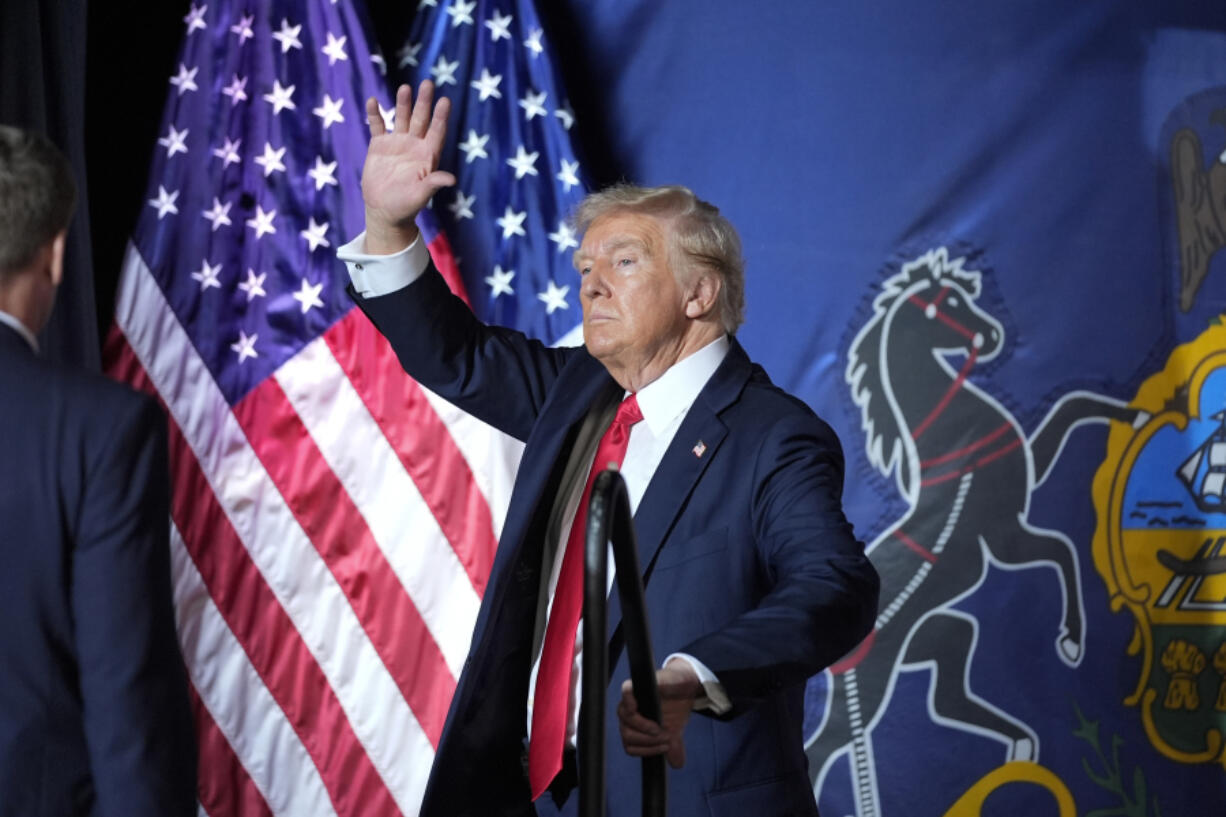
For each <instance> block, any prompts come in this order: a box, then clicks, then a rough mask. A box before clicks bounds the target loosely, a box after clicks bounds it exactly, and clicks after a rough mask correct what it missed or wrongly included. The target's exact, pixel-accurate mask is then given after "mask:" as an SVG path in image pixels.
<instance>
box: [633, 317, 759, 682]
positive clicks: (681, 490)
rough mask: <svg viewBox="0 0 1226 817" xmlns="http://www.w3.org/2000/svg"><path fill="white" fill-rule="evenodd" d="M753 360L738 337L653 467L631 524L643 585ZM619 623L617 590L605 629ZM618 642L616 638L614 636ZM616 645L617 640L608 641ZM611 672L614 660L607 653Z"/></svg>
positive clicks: (721, 434)
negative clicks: (652, 472) (662, 456)
mask: <svg viewBox="0 0 1226 817" xmlns="http://www.w3.org/2000/svg"><path fill="white" fill-rule="evenodd" d="M752 371H753V364H752V363H751V362H750V360H749V356H748V355H746V354H745V350H744V348H742V347H741V345H740V344H739V343H737V341H736V339H735V338H734V339H733V340H732V344H731V346H730V347H729V349H728V355H727V356H726V357H725V358H724V361H723V362H722V363H721V364H720V366H719V368H718V369H716V370H715V374H713V375H711V379H710V380H709V381H708V382H707V384H706V385H705V386H704V387H703V389H702V391H701V392H699V393H698V397H697V398H696V399H695V400H694V404H693V405H692V406H691V407H690V410H689V412H688V413H687V414H686V416H685V420H683V421H682V423H681V427H680V428H679V429H677V434H676V436H675V437H673V441H672V443H670V444H669V446H668V451H666V452H665V454H664V458H663V459H662V460H661V461H660V465H659V466H658V467H657V468H656V472H655V474H653V475H652V477H651V482H649V483H648V484H647V490H646V491H645V492H644V493H643V498H642V500H641V501H640V502H639V507H638V509H637V510H636V511H635V513H634V528H635V533H636V535H637V537H638V555H639V571H640V573H641V574H642V577H643V581H644V584H646V582H647V579H648V578H649V577H650V575H651V569H652V565H653V564H654V563H655V559H656V556H657V554H658V553H659V552H660V548H661V547H663V545H664V542H665V540H666V539H667V538H668V534H669V532H670V531H671V530H672V528H673V526H674V524H675V523H676V521H677V519H678V518H679V517H680V515H681V510H682V508H684V507H685V504H686V502H687V500H688V499H689V497H690V494H691V493H692V492H693V490H694V486H695V485H697V484H698V480H699V479H700V478H701V477H702V475H703V473H704V472H705V471H706V470H707V468H708V467H710V465H711V463H712V462H713V461H714V460H715V457H716V454H717V452H718V450H719V447H720V444H721V443H723V441H724V438H725V437H726V436H727V435H728V428H727V426H726V425H724V422H723V420H721V419H720V416H719V415H720V414H721V413H722V412H723V411H724V409H726V408H727V407H728V406H729V405H731V404H732V403H733V402H734V401H735V400H736V399H737V397H739V396H740V394H741V391H742V390H743V389H744V387H745V383H746V381H747V380H748V379H749V376H750V374H751V373H752ZM620 625H621V602H620V599H619V598H618V595H617V593H613V594H611V596H610V599H609V632H610V633H611V634H612V633H615V631H616V629H617V628H619V627H620ZM617 641H618V642H620V638H619V639H617ZM610 646H611V647H612V648H613V649H614V650H619V649H620V643H613V644H611V645H610ZM610 658H611V659H612V660H610V662H609V668H610V671H611V670H612V668H613V665H614V664H615V663H616V659H615V657H614V656H610Z"/></svg>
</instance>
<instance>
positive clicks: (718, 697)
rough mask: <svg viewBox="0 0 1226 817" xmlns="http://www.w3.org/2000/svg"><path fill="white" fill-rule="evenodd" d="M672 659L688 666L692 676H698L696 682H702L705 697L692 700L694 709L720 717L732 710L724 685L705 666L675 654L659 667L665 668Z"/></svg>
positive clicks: (693, 659) (690, 658)
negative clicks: (692, 673) (705, 710)
mask: <svg viewBox="0 0 1226 817" xmlns="http://www.w3.org/2000/svg"><path fill="white" fill-rule="evenodd" d="M674 658H679V659H681V660H682V661H684V662H685V663H687V664H689V665H690V667H691V669H693V670H694V674H696V675H697V676H698V680H699V681H700V682H702V690H703V692H705V693H706V695H705V696H704V697H700V698H695V699H694V709H707V710H710V712H711V713H712V714H713V715H722V714H724V713H725V712H727V711H728V710H730V709H732V701H731V700H730V699H729V698H728V693H727V692H725V691H724V685H723V684H721V683H720V682H719V679H718V678H716V677H715V673H713V672H711V670H709V669H707V665H706V664H704V663H702V662H701V661H699V660H698V659H697V658H695V657H694V656H692V655H686V654H685V653H683V652H675V653H673V654H672V655H670V656H669V657H668V658H665V659H664V663H663V664H661V665H660V666H666V665H667V664H668V662H669V661H672V660H673V659H674Z"/></svg>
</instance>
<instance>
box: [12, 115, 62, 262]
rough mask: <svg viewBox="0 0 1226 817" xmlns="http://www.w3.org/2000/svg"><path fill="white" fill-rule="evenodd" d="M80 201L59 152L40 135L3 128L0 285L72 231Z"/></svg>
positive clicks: (17, 129)
mask: <svg viewBox="0 0 1226 817" xmlns="http://www.w3.org/2000/svg"><path fill="white" fill-rule="evenodd" d="M76 201H77V185H76V183H75V182H74V181H73V179H72V168H71V167H69V165H68V160H67V159H66V158H64V154H63V153H61V152H60V151H59V148H57V147H56V146H55V145H53V144H52V143H51V140H49V139H48V138H47V137H45V136H43V135H42V134H40V133H34V132H32V131H26V130H21V129H20V128H14V127H10V126H7V125H0V280H2V279H3V278H5V277H7V276H8V275H10V274H11V273H13V272H16V271H17V270H20V269H22V268H23V267H25V266H26V265H27V264H29V263H30V262H31V261H32V260H33V259H34V256H35V254H36V253H37V252H38V250H39V248H41V247H42V246H44V245H45V244H46V243H47V242H49V241H51V240H52V239H53V238H55V236H56V234H57V233H59V232H60V231H61V230H63V229H65V228H67V227H68V222H69V221H70V220H71V219H72V211H73V208H74V207H75V206H76Z"/></svg>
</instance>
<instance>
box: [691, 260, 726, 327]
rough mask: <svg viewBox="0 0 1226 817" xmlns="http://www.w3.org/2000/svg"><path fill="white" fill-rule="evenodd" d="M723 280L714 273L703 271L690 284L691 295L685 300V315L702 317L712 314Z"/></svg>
mask: <svg viewBox="0 0 1226 817" xmlns="http://www.w3.org/2000/svg"><path fill="white" fill-rule="evenodd" d="M721 285H722V282H721V281H720V279H719V276H717V275H715V274H714V273H711V272H707V271H705V270H704V271H702V272H700V273H698V275H697V276H696V277H695V278H694V282H693V283H692V284H691V285H690V292H689V297H687V298H686V301H685V316H686V317H687V318H702V317H705V316H707V315H710V314H711V312H712V311H713V310H714V309H715V305H716V302H717V301H718V300H719V291H720V287H721Z"/></svg>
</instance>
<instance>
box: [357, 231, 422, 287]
mask: <svg viewBox="0 0 1226 817" xmlns="http://www.w3.org/2000/svg"><path fill="white" fill-rule="evenodd" d="M336 257H337V258H339V259H340V260H341V261H344V262H345V267H346V268H348V270H349V280H351V281H353V288H354V289H356V290H357V291H358V294H359V295H361V296H362V297H363V298H377V297H378V296H380V295H387V294H388V293H389V292H395V291H396V290H398V289H404V288H405V287H407V286H408V285H409V284H411V283H413V282H414V281H416V280H417V279H418V278H420V277H421V274H422V273H423V272H425V271H426V267H427V266H429V264H430V251H429V250H428V249H426V242H424V241H422V240H421V233H418V234H417V238H415V239H413V243H412V244H410V245H409V246H407V247H405V248H404V249H403V250H401V251H400V252H397V253H392V254H391V255H371V254H369V253H367V252H366V231H365V230H363V231H362V232H360V233H358V236H357V238H355V239H353V240H352V241H350V242H349V243H348V244H342V245H341V246H340V247H337V249H336Z"/></svg>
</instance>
